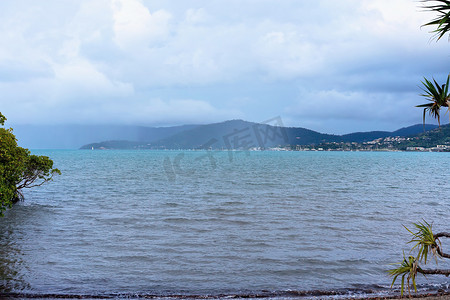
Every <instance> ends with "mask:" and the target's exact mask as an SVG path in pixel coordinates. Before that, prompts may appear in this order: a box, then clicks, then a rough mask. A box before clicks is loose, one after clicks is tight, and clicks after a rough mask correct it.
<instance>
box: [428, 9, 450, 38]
mask: <svg viewBox="0 0 450 300" xmlns="http://www.w3.org/2000/svg"><path fill="white" fill-rule="evenodd" d="M422 2H424V3H430V2H431V3H435V4H430V5H426V6H425V8H426V9H428V10H430V11H432V12H436V13H437V15H438V16H437V17H436V18H435V19H433V20H432V21H431V22H429V23H426V24H424V26H437V28H436V29H435V30H433V31H432V32H433V33H435V36H434V37H435V38H436V40H437V41H438V40H440V39H441V38H442V37H443V36H444V35H445V34H446V33H447V32H449V31H450V1H448V0H431V1H430V0H423V1H422Z"/></svg>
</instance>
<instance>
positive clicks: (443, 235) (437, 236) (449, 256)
mask: <svg viewBox="0 0 450 300" xmlns="http://www.w3.org/2000/svg"><path fill="white" fill-rule="evenodd" d="M440 237H446V238H450V233H449V232H439V233H436V234H435V235H434V239H438V238H440ZM436 251H437V253H438V254H439V255H440V256H442V257H445V258H450V254H447V253H444V252H442V250H441V247H439V246H437V247H436Z"/></svg>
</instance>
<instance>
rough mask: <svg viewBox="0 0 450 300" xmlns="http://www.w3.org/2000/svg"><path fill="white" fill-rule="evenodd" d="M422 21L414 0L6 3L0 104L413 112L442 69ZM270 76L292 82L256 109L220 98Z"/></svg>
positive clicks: (159, 116)
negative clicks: (422, 85)
mask: <svg viewBox="0 0 450 300" xmlns="http://www.w3.org/2000/svg"><path fill="white" fill-rule="evenodd" d="M430 18H432V15H430V13H425V12H423V11H422V10H421V9H420V8H418V3H417V2H416V1H412V0H396V1H391V0H348V1H335V0H319V1H296V0H286V1H281V2H280V1H274V0H258V1H253V0H228V1H225V2H221V1H218V2H216V1H207V0H199V1H188V0H186V1H176V2H171V1H156V0H152V1H145V0H142V1H140V0H92V1H87V0H73V1H70V0H68V1H64V3H62V2H60V1H57V0H53V1H52V0H49V1H46V2H44V3H42V2H39V3H37V2H35V1H9V0H5V1H1V2H0V41H1V43H0V45H1V46H0V93H2V98H0V105H1V109H2V110H3V111H7V113H8V114H11V115H13V116H14V117H15V118H18V119H19V120H29V121H30V122H33V121H36V122H43V121H45V120H46V119H55V118H59V119H60V120H61V121H77V120H79V119H82V120H85V121H88V120H93V119H95V120H102V121H104V122H107V121H108V120H122V121H123V122H132V121H133V120H134V121H135V122H136V123H140V122H154V123H157V122H161V123H164V122H166V123H167V122H171V123H177V120H178V121H179V122H188V121H189V120H193V121H194V122H198V121H199V120H203V121H205V122H206V121H214V120H216V121H220V120H223V119H226V118H236V117H242V118H246V117H248V116H249V115H250V114H252V116H253V118H255V119H265V118H266V116H267V115H274V114H275V115H278V114H281V113H283V112H284V111H286V112H289V116H290V117H292V118H293V119H295V118H297V120H299V122H301V120H302V118H306V117H308V116H309V119H311V120H312V119H313V118H316V119H320V118H322V119H323V118H334V119H349V120H350V119H351V120H353V121H354V120H355V118H354V116H355V115H356V116H360V121H361V122H363V121H364V119H367V118H369V119H372V120H380V122H381V121H383V122H384V120H386V119H389V118H391V117H394V116H395V115H396V114H397V113H398V111H399V110H400V111H404V112H405V114H407V115H408V116H410V115H413V114H419V115H420V113H417V112H416V111H415V110H414V111H413V110H411V109H410V106H411V103H410V102H408V101H413V102H414V101H416V100H417V96H416V93H417V90H418V89H417V85H418V84H419V82H417V80H419V79H420V77H421V76H422V75H425V76H430V75H435V74H437V75H436V76H441V75H442V74H445V73H446V72H447V71H448V70H447V69H446V64H445V63H442V61H443V60H444V61H445V59H446V58H447V57H448V44H446V43H445V41H443V42H440V43H434V42H432V43H430V42H429V39H430V34H429V32H428V31H429V29H420V25H421V24H423V23H425V22H426V21H427V20H429V19H430ZM435 72H436V73H435ZM245 83H249V84H251V86H252V87H251V89H250V88H248V89H246V87H245ZM268 85H270V86H274V87H275V86H277V88H274V91H278V90H281V89H282V88H284V87H285V86H286V87H289V88H288V90H296V85H299V86H300V92H299V91H298V90H297V92H296V93H290V94H288V93H284V94H283V98H281V97H280V98H277V97H276V95H275V96H274V97H275V98H274V99H273V102H274V103H275V104H272V105H260V106H259V107H258V110H257V111H258V113H260V114H261V116H255V114H254V113H253V112H250V110H251V109H252V108H248V107H246V106H245V105H242V106H239V110H233V108H231V109H230V106H229V105H227V103H221V102H230V103H232V101H233V99H252V101H251V102H252V103H255V102H256V103H258V99H259V98H264V97H265V94H264V93H265V92H263V91H267V88H266V87H267V86H268ZM258 87H260V89H259V90H261V91H258ZM306 88H307V89H309V90H310V91H309V92H307V93H306V92H304V90H305V89H306ZM167 90H170V91H171V92H170V93H169V92H167ZM192 90H195V93H194V92H192ZM224 90H227V91H228V92H227V93H226V96H224V95H222V94H218V93H219V91H224ZM184 93H190V94H189V95H185V94H184ZM272 94H275V92H272ZM406 98H408V99H412V100H408V101H406V100H400V101H399V100H398V99H406ZM6 99H7V100H6ZM143 99H144V100H143ZM145 99H154V100H145ZM155 99H158V100H155ZM177 99H200V100H177ZM294 99H299V100H298V102H297V104H296V105H293V104H292V102H293V101H294ZM314 99H321V101H329V99H333V100H332V101H331V102H330V103H328V102H326V103H327V104H326V105H324V106H321V104H311V103H314ZM361 99H363V100H361ZM267 101H268V100H267ZM392 102H394V103H395V104H392ZM361 103H363V104H364V105H363V104H361ZM358 104H359V105H358ZM414 104H415V103H414ZM225 107H226V109H225ZM275 108H276V109H278V111H274V109H275ZM356 108H358V109H356ZM264 110H266V111H264ZM24 111H25V112H26V113H24ZM28 111H30V113H28ZM31 111H32V113H31ZM48 111H51V112H52V115H53V116H54V117H50V116H49V114H48V113H47V112H48ZM120 111H122V112H124V113H123V115H120V114H119V112H120ZM253 111H256V110H255V109H253ZM74 112H76V113H74ZM25 115H26V117H24V116H25ZM96 115H99V116H96ZM40 116H46V117H45V118H44V117H40ZM57 116H60V117H57ZM403 120H404V122H409V121H410V120H411V118H409V117H405V118H403ZM353 121H352V122H353ZM298 125H301V124H298Z"/></svg>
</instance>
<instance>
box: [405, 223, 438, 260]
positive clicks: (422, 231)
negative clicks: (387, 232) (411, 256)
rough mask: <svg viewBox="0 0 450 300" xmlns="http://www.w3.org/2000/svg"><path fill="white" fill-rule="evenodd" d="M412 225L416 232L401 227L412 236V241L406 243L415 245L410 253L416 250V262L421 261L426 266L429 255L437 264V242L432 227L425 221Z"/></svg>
mask: <svg viewBox="0 0 450 300" xmlns="http://www.w3.org/2000/svg"><path fill="white" fill-rule="evenodd" d="M413 225H414V227H416V230H417V231H416V232H413V231H411V230H410V229H408V228H407V227H406V226H403V227H405V229H406V230H408V231H409V232H410V233H411V234H412V239H411V240H410V241H409V242H408V243H415V245H414V246H413V247H412V249H411V251H412V250H414V249H415V248H417V249H418V253H417V257H416V260H418V261H422V259H423V261H424V263H425V264H426V263H427V259H428V254H429V253H431V254H432V255H433V257H434V258H435V260H436V262H437V257H438V254H437V246H438V244H437V243H438V242H439V240H438V239H435V238H434V235H433V230H432V225H431V224H429V223H428V222H427V221H425V220H423V222H420V223H413Z"/></svg>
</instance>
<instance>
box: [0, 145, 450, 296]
mask: <svg viewBox="0 0 450 300" xmlns="http://www.w3.org/2000/svg"><path fill="white" fill-rule="evenodd" d="M32 152H33V154H38V155H46V156H49V157H50V158H51V159H53V161H54V166H55V167H57V168H59V169H60V170H61V172H62V174H61V175H59V176H55V178H54V180H53V181H52V182H50V183H48V184H45V185H43V186H40V187H35V188H33V189H29V190H26V191H25V201H23V202H20V203H18V204H16V205H15V206H14V207H13V208H12V209H10V210H8V211H6V213H5V216H4V217H3V218H0V294H1V295H2V296H4V297H7V296H11V297H19V296H21V297H38V298H61V297H67V298H80V297H84V298H156V299H158V298H201V299H205V298H206V299H207V298H274V299H284V298H288V299H292V298H294V299H295V298H306V299H310V298H311V299H317V298H320V299H322V298H330V299H331V298H332V299H336V298H355V297H362V296H366V297H370V296H389V295H397V294H398V293H399V284H400V280H398V281H397V282H396V283H395V284H394V286H393V287H392V288H391V282H392V278H391V277H389V275H388V273H387V270H389V269H392V268H395V267H396V265H392V264H393V263H397V262H401V261H402V260H403V256H404V255H405V256H408V255H410V250H411V248H412V247H413V245H414V244H411V243H409V244H408V241H409V240H410V238H411V235H410V234H409V233H408V231H407V230H406V229H405V227H407V228H409V229H412V228H413V223H417V222H423V221H424V220H425V221H427V222H429V223H432V225H433V231H434V232H439V231H450V222H449V221H450V205H449V203H450V202H449V199H450V180H449V173H450V154H449V153H431V152H429V153H428V152H427V153H418V152H328V151H216V150H203V151H188V150H183V151H181V150H180V151H173V150H170V151H169V150H167V151H163V150H161V151H159V150H158V151H156V150H142V151H139V150H130V151H128V150H121V151H119V150H117V151H116V150H104V151H100V150H93V151H92V150H33V151H32ZM442 247H443V249H444V252H447V253H448V252H450V241H446V240H445V239H443V240H442ZM445 250H447V251H445ZM411 255H416V252H412V253H411ZM423 267H429V268H435V267H436V262H435V261H434V260H433V259H431V260H429V262H428V263H427V265H426V266H423ZM437 267H439V268H449V263H448V262H446V261H444V260H439V261H438V266H437ZM417 283H418V290H419V292H423V293H434V292H437V291H440V292H442V291H447V292H448V291H449V286H450V279H449V278H446V277H445V276H433V275H428V276H427V277H423V276H421V275H419V276H418V278H417Z"/></svg>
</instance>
